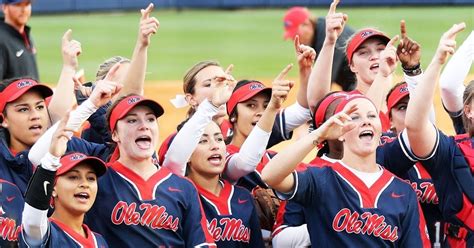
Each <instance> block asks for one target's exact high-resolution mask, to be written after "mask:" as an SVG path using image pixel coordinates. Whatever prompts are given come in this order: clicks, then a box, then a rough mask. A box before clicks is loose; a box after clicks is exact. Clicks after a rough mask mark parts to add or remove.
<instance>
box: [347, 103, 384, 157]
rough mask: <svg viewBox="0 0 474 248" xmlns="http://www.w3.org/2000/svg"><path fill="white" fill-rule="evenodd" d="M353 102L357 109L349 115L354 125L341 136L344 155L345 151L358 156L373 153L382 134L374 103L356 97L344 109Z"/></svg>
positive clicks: (348, 107) (349, 106)
mask: <svg viewBox="0 0 474 248" xmlns="http://www.w3.org/2000/svg"><path fill="white" fill-rule="evenodd" d="M355 104H357V108H358V109H357V110H356V111H355V112H354V113H352V114H351V115H350V117H351V118H352V122H353V123H355V124H356V127H355V128H354V129H352V130H351V131H349V132H347V133H346V134H344V135H343V136H342V138H343V139H344V157H345V156H346V153H353V154H355V155H357V156H360V157H366V156H368V155H371V154H373V153H374V152H375V150H376V149H377V146H378V145H379V141H380V136H381V134H382V124H381V122H380V118H379V115H378V113H377V109H376V108H375V106H374V104H373V103H372V102H371V101H370V100H368V99H366V98H357V99H354V100H352V101H350V102H349V103H348V104H347V105H346V106H345V107H344V109H350V108H351V107H352V106H353V105H355Z"/></svg>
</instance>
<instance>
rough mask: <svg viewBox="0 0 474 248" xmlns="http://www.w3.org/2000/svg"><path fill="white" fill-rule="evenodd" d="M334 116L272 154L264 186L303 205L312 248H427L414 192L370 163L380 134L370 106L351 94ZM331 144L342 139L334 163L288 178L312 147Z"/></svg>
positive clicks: (373, 161) (362, 98) (369, 103)
mask: <svg viewBox="0 0 474 248" xmlns="http://www.w3.org/2000/svg"><path fill="white" fill-rule="evenodd" d="M340 111H342V112H340ZM336 112H337V114H336V115H334V116H333V117H331V118H330V119H329V120H328V121H326V122H325V123H324V124H323V125H322V126H321V127H319V128H318V129H316V130H315V131H313V132H311V133H310V134H308V135H307V136H305V137H303V139H301V140H300V141H299V142H298V143H294V144H292V145H290V146H289V147H287V149H285V150H284V151H282V152H280V153H279V154H278V155H276V156H275V157H274V158H273V159H272V160H271V161H270V162H269V163H268V165H267V166H266V167H265V168H264V169H263V171H262V176H263V179H264V180H265V182H267V183H268V185H270V186H271V187H273V188H274V189H275V190H277V191H278V192H280V195H281V196H282V197H283V198H285V199H294V200H296V201H297V202H299V203H301V204H302V205H303V206H304V211H305V213H308V214H305V218H306V222H307V224H308V231H309V234H310V237H311V240H317V245H318V246H323V247H325V246H340V247H349V246H352V245H354V244H364V245H365V246H372V247H380V246H387V247H388V246H395V247H429V246H430V244H429V240H428V239H427V236H426V235H425V234H424V230H425V228H426V226H425V223H424V219H423V217H422V214H421V212H420V210H419V206H418V203H417V200H416V194H415V192H414V191H413V190H412V188H411V187H410V185H408V184H407V183H405V182H404V181H402V180H401V179H398V178H397V177H395V176H394V175H393V174H391V173H390V172H388V171H387V170H385V169H384V168H383V167H381V166H379V165H377V163H376V160H375V152H376V148H377V146H378V142H379V140H378V137H380V136H381V133H382V132H381V122H380V119H379V118H378V115H377V109H376V107H375V105H374V104H373V103H372V102H371V101H370V100H369V99H368V98H366V97H364V96H362V95H352V96H350V97H347V98H346V99H344V100H343V101H342V102H341V103H340V104H339V105H338V107H337V108H336ZM333 139H340V140H343V146H344V155H343V158H342V160H341V161H340V162H336V163H334V164H332V165H330V166H324V167H321V168H317V167H309V168H308V169H307V170H305V171H304V172H296V173H294V174H291V172H292V171H293V170H294V168H295V167H296V165H297V164H298V163H299V162H300V161H301V160H302V159H303V158H304V157H305V155H306V154H307V153H308V152H309V151H311V150H312V149H313V148H314V146H317V145H318V144H320V143H321V142H323V141H324V140H333ZM319 237H324V238H319ZM315 245H316V244H313V246H315Z"/></svg>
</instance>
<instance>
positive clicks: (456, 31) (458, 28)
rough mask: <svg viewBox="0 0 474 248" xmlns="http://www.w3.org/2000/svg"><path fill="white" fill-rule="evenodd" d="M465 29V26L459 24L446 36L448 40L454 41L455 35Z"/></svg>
mask: <svg viewBox="0 0 474 248" xmlns="http://www.w3.org/2000/svg"><path fill="white" fill-rule="evenodd" d="M465 28H466V24H465V23H464V22H461V23H459V24H454V25H453V26H452V27H451V28H450V29H449V30H448V31H447V32H446V36H447V38H448V39H454V38H456V35H457V34H458V33H459V32H461V31H463V30H464V29H465Z"/></svg>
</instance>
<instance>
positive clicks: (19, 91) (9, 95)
mask: <svg viewBox="0 0 474 248" xmlns="http://www.w3.org/2000/svg"><path fill="white" fill-rule="evenodd" d="M33 89H34V90H37V91H38V92H39V93H40V94H41V95H42V96H43V97H44V98H47V97H49V96H52V95H53V90H52V89H51V88H49V87H48V86H47V85H44V84H39V83H38V82H36V80H34V79H31V78H22V79H18V80H16V81H13V83H11V84H9V85H8V86H7V87H6V88H5V89H4V90H3V91H2V92H0V113H3V111H4V110H5V106H6V105H7V103H9V102H13V101H15V100H16V99H18V98H20V97H21V96H22V95H23V94H25V93H26V92H28V91H30V90H33ZM2 120H3V118H2V116H1V115H0V121H2Z"/></svg>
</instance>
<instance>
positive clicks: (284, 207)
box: [272, 157, 332, 236]
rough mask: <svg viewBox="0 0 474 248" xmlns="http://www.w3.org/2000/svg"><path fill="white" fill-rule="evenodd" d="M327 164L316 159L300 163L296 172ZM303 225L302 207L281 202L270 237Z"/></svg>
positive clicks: (290, 202) (290, 201) (297, 204)
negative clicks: (289, 228)
mask: <svg viewBox="0 0 474 248" xmlns="http://www.w3.org/2000/svg"><path fill="white" fill-rule="evenodd" d="M329 164H332V162H330V161H327V160H325V159H323V158H321V157H316V158H314V159H313V160H312V161H311V162H309V163H308V164H304V163H300V164H299V165H298V167H297V168H296V171H304V170H306V169H307V167H308V166H316V167H322V166H325V165H329ZM303 224H306V222H305V216H304V211H303V206H302V205H301V204H299V203H298V202H296V201H293V200H289V201H281V203H280V207H279V208H278V213H277V216H276V220H275V225H273V232H272V236H276V235H277V234H278V233H280V232H281V231H282V230H283V229H285V228H286V227H295V226H301V225H303Z"/></svg>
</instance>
